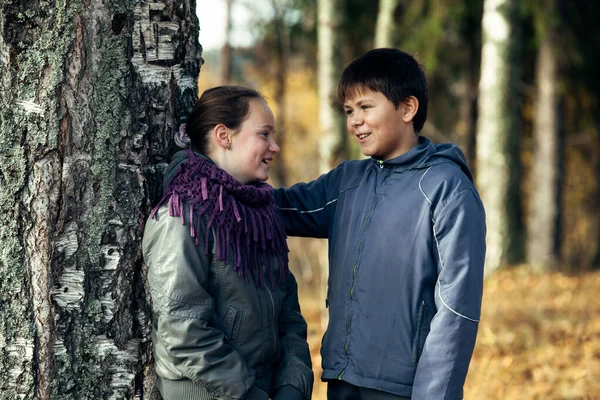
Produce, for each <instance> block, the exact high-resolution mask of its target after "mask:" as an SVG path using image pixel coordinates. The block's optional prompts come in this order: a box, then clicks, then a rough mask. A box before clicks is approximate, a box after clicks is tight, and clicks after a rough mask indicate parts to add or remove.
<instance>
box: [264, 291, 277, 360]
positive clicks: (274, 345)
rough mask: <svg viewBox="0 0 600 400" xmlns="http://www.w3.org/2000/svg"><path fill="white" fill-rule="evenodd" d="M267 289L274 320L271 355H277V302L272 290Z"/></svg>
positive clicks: (272, 321) (272, 322) (272, 324)
mask: <svg viewBox="0 0 600 400" xmlns="http://www.w3.org/2000/svg"><path fill="white" fill-rule="evenodd" d="M265 289H267V293H268V294H269V299H270V300H271V310H273V318H272V319H271V326H272V327H273V351H272V352H271V354H275V350H277V332H275V301H274V300H273V295H272V294H271V290H270V289H269V288H268V287H267V286H265Z"/></svg>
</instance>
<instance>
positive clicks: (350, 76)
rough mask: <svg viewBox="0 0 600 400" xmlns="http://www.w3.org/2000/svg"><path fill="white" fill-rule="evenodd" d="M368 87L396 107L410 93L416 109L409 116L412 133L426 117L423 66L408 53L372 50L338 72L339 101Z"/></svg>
mask: <svg viewBox="0 0 600 400" xmlns="http://www.w3.org/2000/svg"><path fill="white" fill-rule="evenodd" d="M361 89H370V90H373V91H375V92H380V93H382V94H383V95H384V96H385V97H387V99H388V100H389V101H391V102H392V103H393V104H394V106H395V107H396V109H398V107H399V106H400V103H402V101H404V100H406V99H407V98H409V97H410V96H414V97H415V98H416V99H417V100H418V101H419V109H418V110H417V114H416V115H415V117H414V118H413V126H414V129H415V133H419V132H420V131H421V129H423V125H424V124H425V120H426V119H427V80H426V79H425V74H424V73H423V68H422V67H421V65H419V63H418V62H417V60H415V58H414V57H413V56H411V55H410V54H407V53H405V52H403V51H401V50H398V49H388V48H381V49H374V50H370V51H368V52H366V53H365V54H363V55H362V56H360V57H358V58H357V59H356V60H354V61H352V62H351V63H350V64H348V66H347V67H346V68H345V69H344V72H342V77H341V78H340V82H339V84H338V90H337V95H338V99H339V100H340V102H341V103H344V102H345V101H346V98H348V97H351V96H352V95H353V94H354V92H355V91H359V92H360V90H361Z"/></svg>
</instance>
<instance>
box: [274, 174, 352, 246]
mask: <svg viewBox="0 0 600 400" xmlns="http://www.w3.org/2000/svg"><path fill="white" fill-rule="evenodd" d="M340 174H341V172H340V167H338V168H336V169H334V170H332V171H330V172H328V173H327V174H324V175H321V176H320V177H319V178H318V179H316V180H314V181H312V182H309V183H304V182H302V183H297V184H295V185H294V186H292V187H290V188H289V189H286V188H284V187H281V188H278V189H273V196H274V197H275V202H276V204H277V207H278V208H279V215H280V216H281V218H282V220H283V223H284V225H285V231H286V233H287V234H288V235H290V236H304V237H315V238H327V237H329V219H330V218H332V217H333V212H334V210H335V205H336V202H337V198H338V194H339V190H338V187H339V179H338V177H339V176H340Z"/></svg>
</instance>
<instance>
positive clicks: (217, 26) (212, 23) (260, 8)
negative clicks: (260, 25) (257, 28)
mask: <svg viewBox="0 0 600 400" xmlns="http://www.w3.org/2000/svg"><path fill="white" fill-rule="evenodd" d="M233 3H234V4H233V7H232V35H231V42H232V45H234V46H240V47H247V46H250V45H252V42H253V39H254V37H253V34H252V32H251V29H250V28H249V27H250V25H251V21H252V19H254V18H256V15H262V16H263V17H264V16H265V15H268V14H269V13H270V10H269V5H268V2H267V1H266V0H233ZM257 12H259V13H260V14H256V13H257ZM196 13H197V14H198V19H199V20H200V44H201V45H202V47H203V48H204V50H205V51H209V50H214V49H219V48H221V46H223V42H224V41H225V0H198V1H197V4H196Z"/></svg>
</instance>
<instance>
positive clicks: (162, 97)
mask: <svg viewBox="0 0 600 400" xmlns="http://www.w3.org/2000/svg"><path fill="white" fill-rule="evenodd" d="M200 1H223V2H225V3H226V5H227V7H228V8H227V9H229V10H231V9H232V7H233V6H234V5H235V3H237V6H242V7H244V8H245V9H246V10H247V12H248V15H251V16H252V19H251V21H249V22H248V23H247V24H246V26H244V27H243V29H245V30H247V32H248V35H252V36H253V38H254V41H253V43H252V46H251V47H235V46H234V45H232V44H231V43H230V42H229V41H228V40H226V41H225V43H224V45H223V47H222V48H221V49H219V50H211V51H205V52H203V51H202V47H201V45H202V35H204V34H205V33H204V32H202V31H201V35H200V43H199V45H198V43H197V34H198V31H197V29H198V28H200V30H201V29H202V20H203V18H211V16H210V15H208V16H205V15H199V16H198V17H199V19H200V22H199V23H198V20H197V19H196V15H195V2H194V1H189V0H173V1H158V0H153V1H141V2H140V1H137V0H135V1H134V0H131V1H122V2H116V1H112V0H107V1H104V2H100V1H97V2H95V1H92V2H68V1H43V0H40V1H34V0H27V1H18V2H17V1H10V0H0V6H1V7H2V14H1V16H0V62H1V63H2V70H3V71H4V72H3V74H2V78H1V82H0V83H1V85H2V87H1V89H2V90H1V91H0V104H1V109H0V116H1V119H0V243H2V248H1V250H0V316H1V318H0V399H17V398H18V399H33V398H39V399H50V398H56V399H77V400H79V399H86V398H110V399H121V398H123V399H142V398H156V397H157V393H156V390H155V376H154V374H153V371H152V356H151V344H150V341H149V308H148V293H147V290H146V287H145V286H144V277H145V266H144V265H143V262H142V260H141V254H140V252H139V244H140V240H141V232H142V230H143V224H144V220H145V218H146V217H147V215H148V211H149V209H150V208H151V206H152V204H155V202H156V200H157V199H158V198H159V196H160V185H159V182H160V179H161V176H162V171H163V170H164V166H165V163H166V162H167V161H168V153H169V151H170V150H172V144H173V142H172V134H173V132H174V131H175V130H176V129H177V127H178V126H179V123H181V122H183V121H184V120H185V116H186V112H187V111H188V110H189V104H190V103H191V102H192V101H193V99H194V98H195V97H196V96H197V95H198V93H201V92H202V90H204V89H206V88H208V87H211V86H215V85H218V84H224V83H235V84H244V85H251V86H255V87H257V88H259V89H260V90H261V91H262V92H263V93H264V94H265V95H266V96H267V98H268V100H269V104H270V105H271V107H272V108H273V110H274V112H275V115H276V120H277V124H278V126H277V130H278V134H277V137H278V142H279V144H280V146H281V148H282V151H281V154H280V156H279V157H278V160H277V162H276V164H275V165H274V166H273V169H272V174H271V179H270V183H271V184H273V185H275V186H278V185H289V184H292V183H295V182H298V181H308V180H311V179H314V178H316V177H317V176H318V175H319V174H320V173H322V172H324V171H327V170H328V169H329V168H331V167H333V166H335V165H337V164H338V163H339V162H341V161H342V160H345V159H351V158H359V157H360V153H359V151H358V149H357V147H356V145H355V143H353V142H352V140H351V138H350V136H349V135H348V134H347V133H346V132H345V122H344V116H343V114H342V113H341V109H340V107H339V104H337V103H336V102H335V100H334V96H333V93H334V89H335V85H336V83H337V78H338V77H339V74H340V72H341V70H342V69H343V67H344V66H345V65H346V64H347V63H348V62H350V61H351V60H352V59H354V58H355V57H357V56H358V55H360V54H362V53H364V52H365V51H367V50H369V49H371V48H373V47H385V46H392V47H398V48H401V49H403V50H406V51H408V52H410V53H412V54H414V55H415V56H416V57H417V59H419V60H420V61H421V62H422V64H423V66H424V68H425V70H426V74H427V79H428V83H429V87H430V106H429V117H428V122H427V124H426V126H425V128H424V130H423V132H422V134H423V135H424V136H427V137H429V138H430V139H432V140H433V141H434V142H438V143H439V142H449V141H451V142H455V143H457V144H459V145H460V146H461V148H462V149H463V151H464V152H465V154H466V156H467V158H468V161H469V165H470V166H471V168H472V169H473V171H474V173H475V177H476V185H477V188H478V190H479V191H480V194H481V197H482V199H483V201H484V205H485V207H486V212H487V216H488V221H487V223H488V236H487V242H488V257H487V260H486V283H485V291H484V303H483V314H482V319H481V323H480V327H479V336H478V341H477V345H476V349H475V354H474V357H473V362H472V363H471V367H470V370H469V375H468V377H467V382H466V386H465V398H466V399H596V398H600V383H599V382H600V299H599V298H598V296H597V293H598V292H599V291H600V271H599V267H600V131H599V129H600V109H599V105H600V103H599V100H600V99H599V98H598V93H600V77H599V76H598V74H597V71H598V67H600V62H599V59H598V58H599V55H600V52H598V49H600V28H599V27H598V25H597V24H596V20H597V17H598V16H599V15H600V12H599V11H600V6H598V5H596V2H591V1H584V0H579V1H578V0H574V1H564V0H548V1H535V0H523V1H516V0H462V1H459V0H412V1H406V0H380V1H365V0H347V1H341V0H271V1H270V2H268V8H269V10H270V11H269V12H265V9H264V8H261V9H260V10H259V11H256V9H255V8H254V4H255V3H254V2H252V1H246V2H244V0H200ZM223 24H224V26H225V27H226V28H225V29H226V31H231V29H233V26H232V25H231V24H232V22H231V20H230V19H225V21H223ZM238 29H239V27H238ZM200 57H202V58H203V61H202V60H201V58H200ZM198 77H199V80H198V81H196V78H198ZM289 242H290V247H291V263H292V269H293V271H294V272H295V274H296V276H297V279H298V280H299V284H300V295H301V306H302V310H303V313H304V315H305V316H306V317H307V320H308V322H309V344H310V347H311V352H312V354H313V363H314V370H315V374H316V377H317V379H316V384H315V390H314V396H313V398H314V399H316V400H321V399H324V398H325V386H324V385H322V384H320V383H319V380H318V377H319V374H320V358H319V346H320V340H321V337H322V333H323V329H324V328H325V326H326V310H325V309H324V308H323V306H324V300H323V296H324V294H325V289H324V284H325V282H326V277H327V275H326V274H327V247H326V242H324V241H320V240H311V239H299V238H290V240H289Z"/></svg>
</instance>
